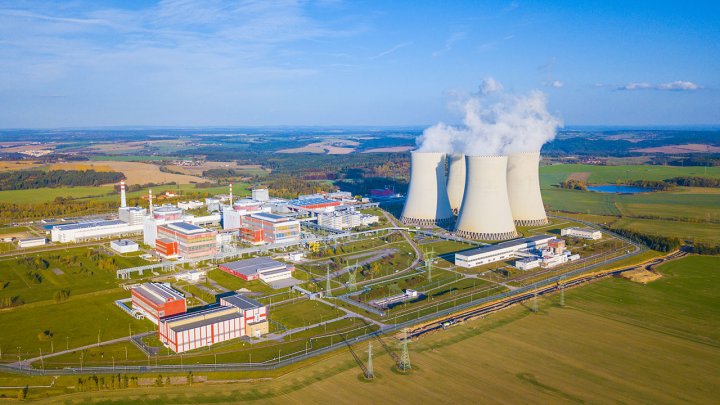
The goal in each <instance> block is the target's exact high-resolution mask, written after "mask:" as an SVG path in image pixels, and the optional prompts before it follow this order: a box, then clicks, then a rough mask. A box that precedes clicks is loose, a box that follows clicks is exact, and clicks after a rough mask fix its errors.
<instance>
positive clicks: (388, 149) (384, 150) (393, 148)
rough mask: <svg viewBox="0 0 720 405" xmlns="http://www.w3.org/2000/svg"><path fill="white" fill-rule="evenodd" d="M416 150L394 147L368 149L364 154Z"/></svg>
mask: <svg viewBox="0 0 720 405" xmlns="http://www.w3.org/2000/svg"><path fill="white" fill-rule="evenodd" d="M413 149H415V147H414V146H393V147H389V148H375V149H368V150H366V151H364V152H363V153H383V152H388V153H391V152H407V151H409V150H413Z"/></svg>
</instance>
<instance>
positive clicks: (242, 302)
mask: <svg viewBox="0 0 720 405" xmlns="http://www.w3.org/2000/svg"><path fill="white" fill-rule="evenodd" d="M220 299H221V300H225V301H227V303H228V304H230V305H232V306H234V307H236V308H240V309H243V310H245V309H255V308H261V307H264V305H263V304H261V303H259V302H257V301H255V300H253V299H250V298H248V297H244V296H242V295H240V294H233V295H228V296H227V297H221V298H220Z"/></svg>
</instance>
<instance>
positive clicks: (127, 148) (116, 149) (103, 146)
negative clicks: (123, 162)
mask: <svg viewBox="0 0 720 405" xmlns="http://www.w3.org/2000/svg"><path fill="white" fill-rule="evenodd" d="M186 146H187V142H186V141H183V140H174V139H166V140H159V141H137V142H122V143H99V144H95V145H92V146H90V147H88V148H87V149H89V150H91V151H93V152H102V153H108V154H121V153H128V152H139V151H143V150H147V151H150V150H157V151H159V152H161V153H167V152H171V151H175V150H178V149H182V148H184V147H186Z"/></svg>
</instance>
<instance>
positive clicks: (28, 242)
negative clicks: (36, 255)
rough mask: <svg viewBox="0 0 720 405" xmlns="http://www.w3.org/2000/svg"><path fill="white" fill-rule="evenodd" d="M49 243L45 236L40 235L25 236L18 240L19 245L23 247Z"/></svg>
mask: <svg viewBox="0 0 720 405" xmlns="http://www.w3.org/2000/svg"><path fill="white" fill-rule="evenodd" d="M45 243H47V239H45V237H44V236H40V237H37V238H23V239H20V240H18V247H21V248H29V247H35V246H43V245H45Z"/></svg>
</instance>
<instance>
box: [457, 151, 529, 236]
mask: <svg viewBox="0 0 720 405" xmlns="http://www.w3.org/2000/svg"><path fill="white" fill-rule="evenodd" d="M507 161H508V158H507V156H467V157H466V160H465V164H466V165H467V178H466V179H465V195H464V196H463V202H462V207H461V208H460V215H459V216H458V220H457V227H456V232H457V234H458V235H459V236H462V237H464V238H468V239H482V240H504V239H511V238H514V237H516V236H517V235H518V234H517V232H516V231H515V223H514V222H513V217H512V211H511V210H510V201H509V200H508V193H507V181H506V180H507V179H506V175H507Z"/></svg>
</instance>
